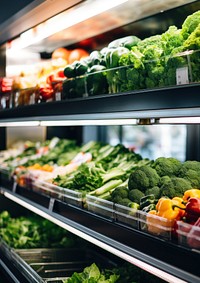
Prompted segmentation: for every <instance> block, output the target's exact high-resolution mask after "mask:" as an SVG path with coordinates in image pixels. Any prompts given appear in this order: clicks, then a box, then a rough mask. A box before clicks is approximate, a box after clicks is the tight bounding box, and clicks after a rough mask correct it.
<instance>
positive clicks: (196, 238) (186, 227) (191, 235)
mask: <svg viewBox="0 0 200 283" xmlns="http://www.w3.org/2000/svg"><path fill="white" fill-rule="evenodd" d="M177 227H178V229H177V231H176V232H177V235H178V243H179V244H180V245H181V246H185V247H188V248H191V249H197V250H200V227H199V226H195V225H191V224H189V223H185V222H183V221H177Z"/></svg>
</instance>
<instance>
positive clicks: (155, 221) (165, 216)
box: [146, 197, 185, 235]
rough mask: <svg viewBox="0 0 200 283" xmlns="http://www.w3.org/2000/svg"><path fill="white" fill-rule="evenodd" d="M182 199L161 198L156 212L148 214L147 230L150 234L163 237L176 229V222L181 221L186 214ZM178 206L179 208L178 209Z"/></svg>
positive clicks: (152, 211)
mask: <svg viewBox="0 0 200 283" xmlns="http://www.w3.org/2000/svg"><path fill="white" fill-rule="evenodd" d="M182 202H183V200H182V198H180V197H174V198H173V199H168V198H164V197H162V198H160V199H159V200H158V202H157V204H156V210H151V211H149V212H148V213H147V216H146V222H147V229H148V231H149V232H150V233H152V234H156V235H161V234H163V233H165V232H166V231H168V230H170V229H172V228H173V227H174V223H175V221H176V220H180V219H181V218H182V217H183V215H184V213H185V210H184V208H185V205H184V204H183V203H182ZM177 206H178V207H177Z"/></svg>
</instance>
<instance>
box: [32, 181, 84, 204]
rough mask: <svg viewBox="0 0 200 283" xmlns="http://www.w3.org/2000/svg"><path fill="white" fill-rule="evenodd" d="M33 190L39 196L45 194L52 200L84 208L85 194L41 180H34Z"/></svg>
mask: <svg viewBox="0 0 200 283" xmlns="http://www.w3.org/2000/svg"><path fill="white" fill-rule="evenodd" d="M31 187H32V190H33V191H34V192H37V193H39V194H44V195H46V196H50V197H52V198H55V199H58V200H61V201H63V202H65V203H67V204H70V205H74V206H78V207H82V206H83V194H82V193H80V192H76V191H73V190H69V189H66V188H63V187H59V186H56V185H54V184H52V183H49V182H47V181H41V180H39V179H35V180H32V186H31Z"/></svg>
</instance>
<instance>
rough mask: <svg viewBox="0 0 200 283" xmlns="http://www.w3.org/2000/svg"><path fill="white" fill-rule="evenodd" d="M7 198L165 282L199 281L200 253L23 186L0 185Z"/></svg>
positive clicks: (192, 282)
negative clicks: (6, 186)
mask: <svg viewBox="0 0 200 283" xmlns="http://www.w3.org/2000/svg"><path fill="white" fill-rule="evenodd" d="M1 193H2V194H3V195H4V196H5V197H7V198H8V199H10V200H12V201H14V202H16V203H18V204H20V205H21V206H23V207H25V208H27V209H29V210H31V211H33V212H35V213H37V214H38V215H40V216H42V217H44V218H46V219H48V220H50V221H52V222H54V223H56V224H57V225H59V226H61V227H63V228H65V229H67V230H69V231H70V232H72V233H75V234H76V235H78V236H80V237H82V238H84V239H85V240H88V241H89V242H92V243H93V244H95V245H97V246H99V247H101V248H103V249H105V250H107V251H109V252H110V253H113V254H115V255H117V256H118V257H121V258H122V259H125V260H126V261H129V262H131V263H132V264H135V265H137V266H139V267H140V268H142V269H145V270H146V271H149V272H153V273H154V274H155V275H157V276H159V277H161V278H163V279H165V280H167V282H173V283H174V282H177V283H178V282H180V283H183V282H191V283H197V282H199V277H200V271H199V269H197V268H196V262H198V261H199V259H200V253H199V252H198V251H195V250H190V249H187V248H184V247H182V246H179V245H177V244H174V243H170V242H166V241H164V240H163V239H160V238H156V237H154V236H151V235H147V234H146V233H144V232H142V231H138V230H135V229H133V228H131V229H129V228H128V227H126V226H125V225H123V224H117V223H115V222H113V221H112V220H107V219H105V218H104V217H101V216H97V215H94V214H93V213H91V212H89V211H84V210H83V209H82V208H79V207H74V206H72V205H70V204H66V203H63V202H62V201H60V200H55V199H52V198H50V197H48V196H47V197H45V196H42V197H41V195H40V194H37V193H36V192H30V191H28V190H26V189H25V188H21V187H17V188H15V189H14V190H13V191H10V190H7V189H5V188H1Z"/></svg>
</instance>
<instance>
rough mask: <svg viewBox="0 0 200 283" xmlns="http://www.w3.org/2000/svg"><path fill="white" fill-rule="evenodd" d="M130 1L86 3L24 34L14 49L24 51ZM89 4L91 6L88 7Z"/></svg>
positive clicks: (18, 39)
mask: <svg viewBox="0 0 200 283" xmlns="http://www.w3.org/2000/svg"><path fill="white" fill-rule="evenodd" d="M127 1H128V0H113V1H108V0H95V1H94V0H92V1H91V0H90V1H85V2H86V3H82V4H81V5H78V6H75V7H73V8H71V9H69V10H67V11H64V12H62V13H60V14H58V15H56V16H54V17H52V18H50V19H49V20H46V21H45V22H43V23H41V24H39V25H38V26H36V27H34V28H31V29H29V30H27V31H25V32H23V33H22V34H21V35H20V37H19V38H16V39H15V40H13V41H12V42H11V43H9V44H11V48H12V49H22V48H25V47H27V46H30V45H32V44H34V43H36V42H39V41H41V40H43V39H45V38H47V37H49V36H51V35H53V34H55V33H57V32H60V31H62V30H64V29H67V28H69V27H72V26H74V25H76V24H78V23H81V22H83V21H85V20H87V19H90V18H92V17H94V16H96V15H99V14H101V13H103V12H105V11H108V10H110V9H112V8H114V7H116V6H119V5H121V4H123V3H125V2H127ZM88 2H90V4H89V5H88Z"/></svg>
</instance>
